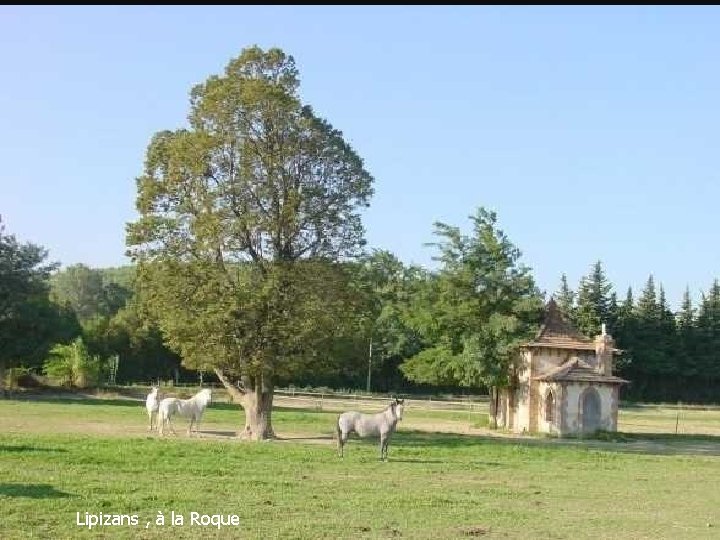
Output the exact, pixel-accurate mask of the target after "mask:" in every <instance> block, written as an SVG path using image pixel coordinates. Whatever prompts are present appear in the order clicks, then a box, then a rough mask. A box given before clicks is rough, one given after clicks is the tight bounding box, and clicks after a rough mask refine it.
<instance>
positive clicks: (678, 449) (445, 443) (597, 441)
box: [363, 430, 720, 456]
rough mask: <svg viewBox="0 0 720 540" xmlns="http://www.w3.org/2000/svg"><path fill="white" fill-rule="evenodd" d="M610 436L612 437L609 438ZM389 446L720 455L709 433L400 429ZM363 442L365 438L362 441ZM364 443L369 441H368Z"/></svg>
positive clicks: (719, 440) (718, 439) (718, 442)
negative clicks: (563, 434)
mask: <svg viewBox="0 0 720 540" xmlns="http://www.w3.org/2000/svg"><path fill="white" fill-rule="evenodd" d="M610 437H612V438H610ZM392 441H393V442H392V443H391V445H392V444H393V443H394V444H395V445H402V446H407V447H415V448H417V447H436V448H437V447H439V448H450V449H453V448H468V447H472V446H483V445H495V446H497V445H511V446H527V447H542V448H544V449H549V450H558V451H562V450H565V449H568V448H584V449H590V450H603V451H607V452H618V453H630V454H656V455H707V456H720V437H717V436H712V435H672V434H667V433H609V434H605V433H599V434H598V435H596V436H593V437H588V436H586V437H583V438H557V437H555V438H540V437H521V436H516V437H514V436H506V437H497V436H491V435H465V434H459V433H441V432H435V433H432V432H426V431H417V430H415V431H400V432H397V433H395V435H394V436H393V439H392ZM363 442H365V441H363ZM367 442H370V441H369V440H367Z"/></svg>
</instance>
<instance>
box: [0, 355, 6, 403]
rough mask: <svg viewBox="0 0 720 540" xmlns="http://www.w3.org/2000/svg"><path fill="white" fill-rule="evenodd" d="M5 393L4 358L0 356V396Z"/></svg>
mask: <svg viewBox="0 0 720 540" xmlns="http://www.w3.org/2000/svg"><path fill="white" fill-rule="evenodd" d="M4 395H5V360H3V359H2V358H0V397H3V396H4Z"/></svg>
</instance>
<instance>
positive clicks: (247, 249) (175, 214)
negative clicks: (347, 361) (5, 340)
mask: <svg viewBox="0 0 720 540" xmlns="http://www.w3.org/2000/svg"><path fill="white" fill-rule="evenodd" d="M298 89H299V78H298V70H297V68H296V66H295V61H294V59H293V58H292V57H291V56H288V55H286V54H285V53H284V52H283V51H281V50H279V49H270V50H267V51H264V50H262V49H260V48H258V47H251V48H248V49H245V50H243V51H242V53H241V54H240V56H239V57H237V58H235V59H233V60H232V61H231V62H230V63H229V64H228V65H227V67H226V69H225V72H224V73H223V74H222V75H216V76H212V77H210V78H209V79H208V80H207V81H206V82H204V83H202V84H199V85H197V86H196V87H194V88H193V90H192V92H191V106H190V114H189V121H190V126H189V128H188V129H180V130H177V131H162V132H159V133H157V134H156V135H155V136H154V137H153V139H152V141H151V142H150V145H149V147H148V149H147V157H146V162H145V173H144V174H143V175H142V176H141V177H140V178H138V181H137V184H138V198H137V209H138V211H139V213H140V217H139V219H138V220H137V221H136V222H134V223H131V224H130V225H129V226H128V245H129V247H130V250H129V253H130V255H131V256H132V257H133V258H134V259H135V260H136V261H137V262H138V286H139V291H140V296H141V300H142V302H143V303H144V305H145V306H146V307H147V309H148V310H149V312H150V313H151V315H152V316H153V317H154V318H155V319H156V320H157V321H158V323H159V326H160V328H161V330H162V331H163V334H164V336H165V338H166V340H167V342H168V344H169V345H170V346H171V348H173V349H174V350H175V351H176V352H178V353H179V354H181V355H182V357H183V361H184V362H185V363H186V364H187V365H189V366H191V367H196V368H212V369H214V370H215V372H216V373H217V375H218V376H219V377H220V379H221V380H222V381H223V383H224V384H225V386H226V387H227V388H228V390H229V391H230V392H231V393H232V394H233V396H234V397H235V399H236V400H238V401H239V402H240V403H241V404H242V406H243V408H244V409H245V428H244V430H243V435H244V436H247V437H249V438H252V439H263V438H267V437H270V436H272V435H273V430H272V423H271V410H272V399H273V388H274V384H275V381H276V379H277V377H285V376H288V375H289V374H292V373H299V372H302V371H304V370H308V369H314V368H315V366H316V365H319V364H323V363H325V361H326V358H325V357H324V356H323V354H322V351H326V350H327V344H328V340H329V339H330V338H331V337H332V336H333V335H337V334H338V333H341V329H342V328H344V327H345V326H344V324H345V322H344V318H346V317H347V316H348V314H351V313H352V305H351V303H350V302H351V300H352V298H351V295H350V292H351V290H350V289H349V287H348V281H349V278H348V275H347V272H345V271H344V269H343V267H342V266H340V265H338V264H336V263H335V261H338V260H340V259H343V258H347V257H352V256H354V255H356V253H357V252H358V250H359V248H360V247H361V246H362V245H363V244H364V239H363V235H364V231H363V227H362V223H361V218H360V209H361V208H363V207H365V206H367V205H368V203H369V199H370V197H371V195H372V181H373V179H372V177H371V175H370V174H369V173H368V172H367V171H366V170H365V168H364V166H363V161H362V159H361V158H360V157H359V156H358V155H357V153H356V152H355V151H354V150H353V149H352V148H351V147H350V146H349V145H348V144H347V143H346V142H345V141H344V139H343V136H342V133H341V132H339V131H338V130H336V129H334V128H333V127H332V126H331V125H330V124H329V123H328V122H327V121H325V120H323V119H322V118H320V117H318V116H317V115H316V114H315V113H314V112H313V110H312V109H311V108H310V106H308V105H306V104H303V103H302V101H301V99H300V96H299V93H298ZM234 380H237V381H238V382H234Z"/></svg>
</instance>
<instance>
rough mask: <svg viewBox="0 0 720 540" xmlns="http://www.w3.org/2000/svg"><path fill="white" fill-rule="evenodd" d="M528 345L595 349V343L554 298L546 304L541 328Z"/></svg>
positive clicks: (583, 349)
mask: <svg viewBox="0 0 720 540" xmlns="http://www.w3.org/2000/svg"><path fill="white" fill-rule="evenodd" d="M526 347H550V348H554V349H572V350H582V351H594V350H595V343H594V342H593V340H591V339H590V338H588V337H585V336H583V335H582V334H581V333H580V332H579V331H578V330H577V328H575V326H574V325H573V324H572V323H571V322H570V321H569V320H567V319H566V318H565V316H564V315H563V313H562V310H561V309H560V308H559V307H558V305H557V303H556V302H555V299H554V298H550V301H549V302H548V303H547V306H545V315H544V317H543V322H542V325H541V326H540V330H538V333H537V334H536V335H535V339H534V340H533V341H532V342H530V343H528V344H526Z"/></svg>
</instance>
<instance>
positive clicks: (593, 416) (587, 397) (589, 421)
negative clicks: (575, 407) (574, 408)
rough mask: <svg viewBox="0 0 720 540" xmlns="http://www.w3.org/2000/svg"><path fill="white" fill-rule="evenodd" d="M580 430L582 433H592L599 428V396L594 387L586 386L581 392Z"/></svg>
mask: <svg viewBox="0 0 720 540" xmlns="http://www.w3.org/2000/svg"><path fill="white" fill-rule="evenodd" d="M581 400H582V409H581V410H582V430H583V433H592V432H593V431H597V430H598V429H600V418H601V415H600V409H601V404H600V396H599V395H598V392H597V390H595V389H594V388H588V389H587V390H585V391H584V392H583V393H582V396H581Z"/></svg>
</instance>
